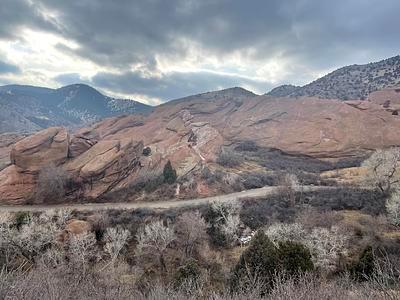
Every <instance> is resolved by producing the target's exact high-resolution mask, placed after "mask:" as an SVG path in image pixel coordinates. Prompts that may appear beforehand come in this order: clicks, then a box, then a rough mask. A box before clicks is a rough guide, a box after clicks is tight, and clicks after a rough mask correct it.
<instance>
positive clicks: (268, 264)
mask: <svg viewBox="0 0 400 300" xmlns="http://www.w3.org/2000/svg"><path fill="white" fill-rule="evenodd" d="M278 267H279V254H278V249H277V248H276V247H275V245H274V244H273V243H272V242H271V240H270V239H269V238H268V237H267V236H266V235H265V233H264V232H263V231H258V232H257V233H256V235H255V236H254V238H253V240H252V242H251V244H250V246H249V247H248V248H247V249H246V250H245V251H244V252H243V254H242V255H241V256H240V259H239V262H238V263H237V265H236V266H235V268H234V270H233V276H232V281H231V284H232V288H233V289H235V288H239V287H245V285H248V284H249V283H250V282H254V280H255V279H257V280H260V281H261V282H262V284H263V285H264V286H265V288H266V289H269V288H271V287H272V285H273V278H274V275H275V273H276V271H277V270H278Z"/></svg>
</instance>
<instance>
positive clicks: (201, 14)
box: [0, 0, 400, 105]
mask: <svg viewBox="0 0 400 300" xmlns="http://www.w3.org/2000/svg"><path fill="white" fill-rule="evenodd" d="M399 11H400V1H399V0H335V1H330V0H297V1H295V0H248V1H245V0H236V1H234V0H232V1H228V0H140V1H139V0H115V1H111V0H68V1H65V0H0V85H4V84H14V83H16V84H29V85H37V86H46V87H52V88H57V87H61V86H63V85H68V84H73V83H86V84H90V85H91V86H93V87H95V88H97V89H99V90H100V91H102V92H103V93H105V94H107V95H110V96H114V97H121V98H130V99H135V100H138V101H141V102H144V103H148V104H152V105H156V104H159V103H162V102H165V101H168V100H171V99H176V98H180V97H184V96H188V95H192V94H197V93H201V92H207V91H212V90H218V89H223V88H229V87H234V86H241V87H243V88H246V89H248V90H251V91H253V92H255V93H258V94H262V93H265V92H268V91H269V90H270V89H271V88H273V87H276V86H279V85H281V84H295V85H304V84H306V83H308V82H310V81H312V80H315V79H316V78H318V77H321V76H323V75H325V74H327V73H328V72H330V71H333V70H334V69H336V68H339V67H342V66H345V65H349V64H364V63H369V62H373V61H378V60H381V59H384V58H388V57H391V56H395V55H398V54H400V38H399V37H400V35H399V31H398V29H399V28H400V18H399V17H398V12H399Z"/></svg>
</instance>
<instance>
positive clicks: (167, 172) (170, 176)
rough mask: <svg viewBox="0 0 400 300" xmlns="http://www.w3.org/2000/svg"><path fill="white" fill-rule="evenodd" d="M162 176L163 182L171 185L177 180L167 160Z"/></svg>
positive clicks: (174, 171)
mask: <svg viewBox="0 0 400 300" xmlns="http://www.w3.org/2000/svg"><path fill="white" fill-rule="evenodd" d="M163 176H164V182H166V183H168V184H173V183H175V181H176V178H177V176H176V170H175V169H174V168H173V167H172V165H171V162H170V161H169V160H168V162H167V163H166V164H165V166H164V171H163Z"/></svg>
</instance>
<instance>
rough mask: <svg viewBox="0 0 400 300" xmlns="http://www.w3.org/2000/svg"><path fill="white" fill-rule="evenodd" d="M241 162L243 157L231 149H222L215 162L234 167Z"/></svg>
mask: <svg viewBox="0 0 400 300" xmlns="http://www.w3.org/2000/svg"><path fill="white" fill-rule="evenodd" d="M242 162H243V157H242V156H241V155H239V154H236V153H235V152H233V151H231V150H223V151H221V153H220V154H219V156H218V157H217V164H219V165H221V166H223V167H228V168H234V167H237V166H239V165H240V164H241V163H242Z"/></svg>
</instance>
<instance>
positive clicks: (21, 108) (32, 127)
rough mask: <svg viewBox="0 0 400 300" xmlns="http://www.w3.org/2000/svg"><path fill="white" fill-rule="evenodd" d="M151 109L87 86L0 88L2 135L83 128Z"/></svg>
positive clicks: (8, 86)
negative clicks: (95, 122)
mask: <svg viewBox="0 0 400 300" xmlns="http://www.w3.org/2000/svg"><path fill="white" fill-rule="evenodd" d="M150 110H151V107H150V106H148V105H145V104H143V103H140V102H137V101H133V100H121V99H114V98H111V97H107V96H104V95H103V94H101V93H100V92H98V91H97V90H95V89H94V88H92V87H90V86H88V85H84V84H74V85H69V86H65V87H62V88H59V89H48V88H42V87H34V86H23V85H7V86H2V87H0V133H2V132H33V131H36V130H40V129H42V128H47V127H49V126H58V125H62V126H82V125H84V124H87V123H91V122H93V121H97V120H99V119H102V118H104V117H109V116H114V115H118V114H126V113H129V114H132V113H148V112H149V111H150Z"/></svg>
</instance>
